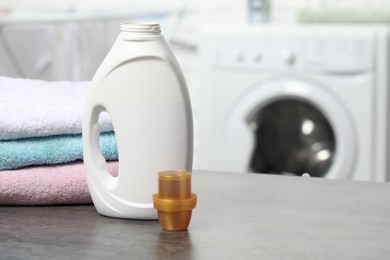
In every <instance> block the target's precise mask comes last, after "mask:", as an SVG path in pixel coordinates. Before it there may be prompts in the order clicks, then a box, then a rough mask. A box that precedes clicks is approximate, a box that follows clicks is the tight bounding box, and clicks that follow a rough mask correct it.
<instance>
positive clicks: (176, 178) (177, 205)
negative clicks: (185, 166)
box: [153, 170, 197, 231]
mask: <svg viewBox="0 0 390 260" xmlns="http://www.w3.org/2000/svg"><path fill="white" fill-rule="evenodd" d="M191 175H192V174H191V173H190V172H188V171H181V170H172V171H161V172H159V173H158V193H156V194H153V206H154V207H155V208H156V209H157V210H158V220H159V222H160V226H161V228H162V229H164V230H168V231H183V230H187V228H188V225H189V224H190V221H191V215H192V209H193V208H195V206H196V199H197V197H196V194H195V193H192V192H191Z"/></svg>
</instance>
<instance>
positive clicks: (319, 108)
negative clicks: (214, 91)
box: [219, 79, 357, 178]
mask: <svg viewBox="0 0 390 260" xmlns="http://www.w3.org/2000/svg"><path fill="white" fill-rule="evenodd" d="M220 133H224V134H222V135H221V140H220V141H221V145H220V147H221V154H224V155H225V156H223V158H221V160H220V162H219V163H220V168H221V169H225V170H233V171H240V172H242V171H244V172H247V171H249V172H259V173H274V174H289V175H302V174H303V173H309V174H310V175H311V176H316V177H326V178H348V177H349V176H350V174H351V171H352V167H353V160H354V157H355V152H356V146H357V144H356V142H355V138H354V135H355V134H354V131H353V127H352V121H351V119H350V117H349V116H348V112H347V111H346V109H345V108H344V106H343V105H342V104H341V103H340V102H339V100H338V99H337V97H336V96H335V95H332V94H331V93H329V92H327V91H326V88H325V86H322V85H320V84H316V83H313V82H309V81H304V80H296V79H285V80H266V81H263V82H260V83H259V84H257V85H255V86H253V87H251V88H249V89H248V91H247V92H245V93H244V94H243V95H242V96H240V97H239V98H238V99H237V100H236V102H235V103H234V104H233V106H232V107H231V108H230V111H229V112H228V114H227V115H226V118H225V119H224V124H223V126H222V129H221V130H220Z"/></svg>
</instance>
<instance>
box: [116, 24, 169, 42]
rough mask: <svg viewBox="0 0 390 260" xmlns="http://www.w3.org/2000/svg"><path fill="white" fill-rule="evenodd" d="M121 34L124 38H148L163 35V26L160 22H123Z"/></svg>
mask: <svg viewBox="0 0 390 260" xmlns="http://www.w3.org/2000/svg"><path fill="white" fill-rule="evenodd" d="M120 31H121V32H120V36H121V37H123V38H124V39H140V40H141V39H142V38H144V39H147V38H156V37H161V36H162V35H161V27H160V24H158V23H145V24H135V23H122V24H121V26H120Z"/></svg>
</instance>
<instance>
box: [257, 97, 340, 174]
mask: <svg viewBox="0 0 390 260" xmlns="http://www.w3.org/2000/svg"><path fill="white" fill-rule="evenodd" d="M250 124H252V125H253V126H254V127H253V129H254V135H255V140H256V141H255V147H254V151H253V153H252V157H251V161H250V168H251V170H252V171H254V172H261V173H273V174H293V175H302V174H303V173H309V174H310V176H316V177H324V176H325V175H326V173H327V171H328V170H329V168H330V166H331V165H332V161H333V158H334V154H335V150H336V147H335V146H336V145H335V144H336V141H335V134H334V132H333V130H332V127H331V126H330V124H329V122H328V120H327V119H326V118H325V116H324V115H323V113H321V112H320V111H319V110H318V109H317V108H316V107H314V106H313V105H311V104H309V103H307V102H305V101H301V100H289V99H286V100H278V101H274V102H272V103H270V104H268V105H266V106H265V107H262V108H261V109H260V110H259V111H258V112H257V113H256V115H255V117H254V118H253V120H252V122H250Z"/></svg>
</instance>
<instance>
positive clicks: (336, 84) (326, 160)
mask: <svg viewBox="0 0 390 260" xmlns="http://www.w3.org/2000/svg"><path fill="white" fill-rule="evenodd" d="M389 32H390V30H389V28H388V27H386V26H357V25H356V26H353V25H348V26H347V25H332V26H314V25H306V26H290V27H281V26H241V27H240V26H236V27H234V26H219V27H218V26H214V27H212V26H209V27H206V28H203V29H202V30H201V31H200V37H199V38H200V39H201V41H200V57H201V66H200V68H201V98H200V100H201V102H202V103H201V112H200V115H199V132H198V134H197V136H196V138H197V139H198V140H197V143H198V147H197V149H198V150H197V154H198V157H199V158H198V160H197V161H196V163H195V165H194V168H197V169H203V170H212V171H224V172H243V173H245V172H255V173H270V174H285V175H297V176H301V175H303V174H305V173H307V174H309V175H310V176H312V177H324V178H332V179H353V180H369V181H387V180H388V179H389V177H388V163H387V162H388V158H389V151H388V150H389V149H388V147H389V132H390V131H389V120H388V118H389V104H388V103H389V102H388V100H389V90H388V88H389V75H390V71H389V60H390V53H389V47H390V46H389V42H390V40H389V39H390V33H389Z"/></svg>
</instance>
